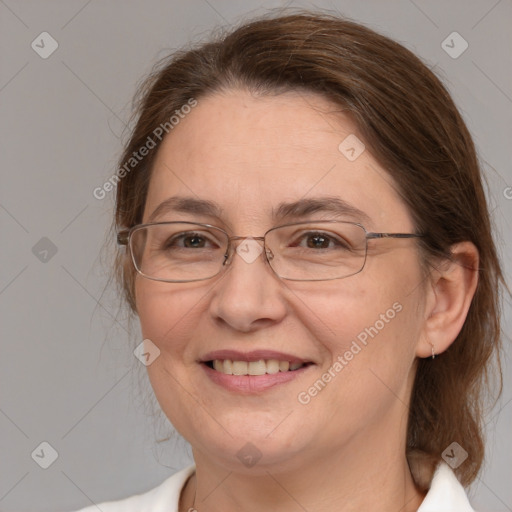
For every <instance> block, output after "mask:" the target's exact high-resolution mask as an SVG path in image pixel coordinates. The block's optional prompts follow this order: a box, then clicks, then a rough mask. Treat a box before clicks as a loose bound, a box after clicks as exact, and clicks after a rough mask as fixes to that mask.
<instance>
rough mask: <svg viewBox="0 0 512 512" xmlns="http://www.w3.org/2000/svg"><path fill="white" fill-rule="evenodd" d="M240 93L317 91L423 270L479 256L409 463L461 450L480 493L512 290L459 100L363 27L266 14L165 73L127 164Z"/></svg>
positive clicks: (412, 439)
mask: <svg viewBox="0 0 512 512" xmlns="http://www.w3.org/2000/svg"><path fill="white" fill-rule="evenodd" d="M240 87H243V88H245V89H248V90H250V91H252V92H254V93H258V94H276V93H279V92H283V91H290V90H297V89H301V90H307V91H313V92H316V93H318V94H320V95H322V96H323V97H325V98H327V99H329V100H331V101H332V103H333V104H335V105H338V106H340V107H341V108H343V110H344V111H345V112H346V113H349V114H350V115H351V117H352V119H353V120H354V121H355V122H356V124H357V126H358V128H359V131H360V134H361V135H362V137H363V139H364V141H365V144H367V147H368V149H369V150H370V151H371V153H372V155H373V156H374V157H375V158H376V159H377V161H379V163H380V164H381V165H383V166H384V167H385V168H386V169H387V170H388V172H389V174H390V175H391V176H392V177H393V178H394V180H395V183H397V184H398V187H399V191H400V193H401V195H402V198H403V200H404V201H405V203H406V204H407V205H408V208H409V211H410V213H411V215H412V218H413V222H414V224H415V227H416V229H417V230H418V231H419V232H422V233H425V234H426V237H425V238H423V239H421V241H420V242H419V244H420V248H421V254H422V262H423V264H429V263H430V264H432V263H433V262H434V261H435V260H436V259H438V258H439V257H449V256H450V246H451V245H452V244H455V243H457V242H461V241H466V240H469V241H471V242H473V243H474V244H475V245H476V247H477V248H478V251H479V255H480V268H479V282H478V286H477V290H476V293H475V296H474V298H473V301H472V304H471V307H470V309H469V313H468V316H467V318H466V321H465V323H464V325H463V327H462V330H461V331H460V333H459V335H458V337H457V339H456V340H455V341H454V343H453V344H452V345H451V346H450V348H449V349H448V350H447V351H446V352H445V353H443V354H441V355H440V356H439V357H437V358H436V359H435V360H434V361H431V360H426V359H420V360H419V361H418V367H417V373H416V380H415V384H414V389H413V393H412V397H411V404H410V414H409V423H408V434H407V453H408V456H409V461H410V463H411V461H412V460H413V459H414V460H416V461H419V462H423V463H426V462H428V464H423V466H424V467H428V468H430V469H432V463H433V462H436V461H438V460H440V458H441V454H442V452H443V451H444V450H445V449H446V448H447V447H448V446H449V445H450V444H451V443H452V442H454V441H456V442H457V443H459V444H460V445H461V446H462V447H463V448H464V449H465V450H466V451H467V452H468V454H469V456H468V459H467V460H466V462H464V463H463V464H462V465H461V466H459V467H458V468H457V469H456V473H457V475H458V477H459V479H460V481H461V482H462V483H463V484H464V485H468V484H469V483H471V482H472V481H473V480H474V479H475V477H476V476H477V474H478V471H479V470H480V467H481V464H482V461H483V456H484V445H483V411H484V409H483V404H484V398H485V397H486V394H485V393H486V391H487V390H490V389H491V387H490V380H491V379H489V377H493V376H496V377H498V379H497V380H498V382H499V392H501V366H500V362H499V361H500V358H499V354H500V299H501V297H500V293H499V290H500V285H504V286H505V287H506V283H505V282H504V279H503V275H502V271H501V268H500V262H499V260H498V257H497V252H496V248H495V244H494V241H493V237H492V230H491V222H490V218H489V212H488V208H487V204H486V198H485V194H484V190H483V187H482V177H481V173H480V168H479V163H478V160H477V156H476V152H475V147H474V145H473V141H472V139H471V136H470V134H469V132H468V130H467V128H466V125H465V124H464V121H463V120H462V118H461V116H460V114H459V112H458V111H457V108H456V107H455V105H454V103H453V101H452V99H451V97H450V95H449V93H448V92H447V90H446V89H445V87H444V86H443V85H442V84H441V82H440V81H439V79H438V78H437V77H436V76H435V75H434V74H433V73H432V72H431V71H430V70H429V69H428V67H426V66H425V65H424V64H423V63H422V62H421V61H420V60H419V59H418V58H417V57H416V56H415V55H414V54H413V53H411V52H410V51H409V50H407V49H406V48H404V47H403V46H401V45H399V44H398V43H396V42H393V41H391V40H390V39H388V38H387V37H384V36H382V35H380V34H378V33H376V32H374V31H373V30H370V29H369V28H366V27H364V26H362V25H360V24H357V23H354V22H351V21H347V20H345V19H341V18H339V17H335V16H332V15H330V14H324V13H312V12H304V11H301V12H294V13H292V14H287V15H279V16H275V15H271V16H266V17H263V18H260V19H257V20H254V21H252V22H249V23H246V24H244V25H242V26H241V27H239V28H237V29H236V30H233V31H231V32H229V33H227V34H221V35H218V36H216V37H214V38H213V40H211V41H209V42H207V43H201V44H199V45H197V46H195V47H192V48H190V49H183V50H181V51H179V52H176V53H174V54H173V55H171V56H170V57H168V58H166V59H164V60H163V61H161V62H160V63H159V64H158V65H157V67H156V69H155V70H154V72H153V73H152V74H151V75H150V76H149V77H148V78H147V80H146V81H145V82H144V83H143V85H142V87H141V88H140V90H139V94H138V96H136V115H137V116H138V117H137V120H136V123H135V127H134V129H133V131H132V133H131V138H130V140H129V142H128V144H127V145H126V148H125V151H124V154H123V155H122V157H121V160H120V167H122V166H123V165H126V162H127V161H128V160H129V159H130V158H131V157H132V155H133V152H134V151H137V150H138V149H139V148H141V147H142V146H144V145H145V144H146V143H147V140H148V137H150V138H154V137H153V135H154V130H155V128H156V127H158V126H159V125H162V124H163V123H166V122H168V121H169V119H170V117H171V116H172V115H173V113H175V111H176V110H179V109H180V108H181V107H182V106H183V105H186V104H187V103H188V102H189V100H191V98H193V99H198V100H199V101H200V98H201V97H204V96H205V95H206V94H211V93H215V92H217V91H221V90H223V91H229V90H230V89H233V88H240ZM155 142H156V145H157V147H156V149H155V150H152V151H150V152H149V154H148V155H147V157H146V158H144V159H143V160H142V161H140V162H138V163H137V165H136V167H135V168H134V169H133V170H130V172H128V173H124V174H126V175H125V176H124V177H123V178H122V179H121V180H120V181H119V184H118V188H117V204H116V214H115V228H116V229H118V230H119V229H123V228H130V227H132V226H134V225H135V224H138V223H140V222H141V221H142V215H143V210H144V205H145V201H146V195H147V190H148V184H149V179H150V176H151V168H152V162H153V161H154V158H155V155H156V153H157V150H158V146H159V143H160V141H155ZM116 269H117V277H118V278H119V280H120V283H121V286H122V288H123V290H124V295H125V298H126V300H127V302H128V304H129V306H130V307H131V309H132V311H133V312H135V311H136V309H135V296H134V286H133V284H134V276H135V272H134V269H133V266H132V265H131V262H130V261H129V258H127V257H126V255H125V253H124V251H123V252H122V253H119V255H118V258H117V260H116ZM493 356H495V360H496V362H497V365H496V372H494V373H493V372H492V371H491V369H492V368H493V366H491V363H492V362H493ZM499 392H498V395H499ZM420 466H421V464H420ZM430 469H429V470H428V471H430ZM413 474H415V477H416V478H417V480H418V479H419V480H421V478H420V477H419V476H418V473H415V472H414V471H413ZM429 474H431V473H429ZM424 480H425V481H424V482H419V483H418V484H419V485H421V486H423V487H426V485H427V483H426V482H427V481H428V480H429V477H426V478H425V479H424Z"/></svg>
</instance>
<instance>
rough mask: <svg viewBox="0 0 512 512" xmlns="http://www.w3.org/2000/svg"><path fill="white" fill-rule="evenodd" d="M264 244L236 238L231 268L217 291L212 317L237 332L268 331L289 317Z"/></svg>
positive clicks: (230, 255) (212, 302)
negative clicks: (267, 328)
mask: <svg viewBox="0 0 512 512" xmlns="http://www.w3.org/2000/svg"><path fill="white" fill-rule="evenodd" d="M261 240H262V239H261V238H251V237H248V238H243V237H236V238H235V242H234V243H233V244H232V247H231V251H230V254H229V255H228V258H227V260H226V262H225V265H226V266H227V268H225V269H224V273H223V274H222V275H221V277H220V279H219V282H218V283H217V285H216V286H214V287H213V291H212V294H213V296H212V298H211V301H210V314H211V315H212V317H213V318H214V319H215V321H216V322H217V323H219V322H220V323H222V324H224V325H226V326H230V327H231V328H232V329H234V330H237V331H242V332H251V331H253V330H256V329H258V328H261V327H265V326H267V327H268V326H271V325H273V324H275V323H278V322H280V321H281V320H282V319H283V318H284V317H285V315H286V311H287V308H286V304H285V297H284V293H283V284H282V282H281V280H280V279H279V278H278V277H277V276H276V275H275V274H274V272H273V271H272V269H271V267H270V265H269V263H268V261H267V259H266V257H265V254H264V251H263V242H262V241H261ZM269 257H271V254H269Z"/></svg>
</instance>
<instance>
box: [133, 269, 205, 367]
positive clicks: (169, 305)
mask: <svg viewBox="0 0 512 512" xmlns="http://www.w3.org/2000/svg"><path fill="white" fill-rule="evenodd" d="M171 287H172V288H171ZM202 295H204V291H203V294H198V293H197V292H194V290H193V288H191V287H190V285H189V286H188V288H187V289H186V290H185V289H183V288H182V287H181V285H180V284H175V283H173V284H170V283H158V282H157V281H150V280H148V279H138V280H137V282H136V284H135V296H136V304H137V312H138V316H139V320H140V325H141V330H142V336H143V338H144V339H146V338H148V339H150V340H151V341H152V342H153V343H154V344H155V345H156V346H157V347H158V348H159V349H160V351H161V355H162V356H163V357H164V359H166V357H167V356H170V355H172V356H176V354H181V353H183V352H184V351H186V348H187V345H188V343H187V341H188V339H189V338H190V337H191V336H192V335H193V332H194V326H197V315H198V312H199V310H200V307H201V298H202ZM172 359H173V360H176V359H175V358H172Z"/></svg>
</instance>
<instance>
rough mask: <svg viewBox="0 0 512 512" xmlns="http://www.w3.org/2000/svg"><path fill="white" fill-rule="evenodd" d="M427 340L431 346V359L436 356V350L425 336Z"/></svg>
mask: <svg viewBox="0 0 512 512" xmlns="http://www.w3.org/2000/svg"><path fill="white" fill-rule="evenodd" d="M427 340H428V342H429V343H430V346H431V347H432V359H435V358H436V352H435V350H434V344H433V343H432V342H431V341H430V340H429V339H428V338H427Z"/></svg>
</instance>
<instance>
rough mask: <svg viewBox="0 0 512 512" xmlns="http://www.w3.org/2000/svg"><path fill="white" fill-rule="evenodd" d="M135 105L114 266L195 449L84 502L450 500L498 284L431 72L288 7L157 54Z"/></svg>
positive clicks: (280, 505)
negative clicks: (162, 56)
mask: <svg viewBox="0 0 512 512" xmlns="http://www.w3.org/2000/svg"><path fill="white" fill-rule="evenodd" d="M137 114H138V119H137V123H136V126H135V128H134V130H133V133H132V136H131V139H130V141H129V142H128V144H127V146H126V149H125V152H124V155H123V156H122V159H121V165H120V171H119V183H118V189H117V204H116V216H115V226H116V229H117V231H118V242H119V243H120V245H121V251H120V253H119V256H118V261H117V264H118V267H117V268H118V274H119V277H120V280H121V283H122V285H123V287H124V292H125V295H126V299H127V302H128V304H129V306H130V307H131V308H132V310H133V312H134V313H135V314H136V315H137V316H138V317H139V319H140V323H141V328H142V335H143V338H144V346H143V349H142V350H141V355H142V356H143V357H144V358H145V364H147V369H148V374H149V378H150V381H151V384H152V387H153V389H154V392H155V394H156V397H157V399H158V401H159V403H160V405H161V407H162V409H163V411H164V412H165V414H166V416H167V417H168V418H169V420H170V421H171V423H172V424H173V425H174V426H175V427H176V429H177V430H178V431H179V432H180V433H181V434H182V435H183V436H184V437H185V438H186V439H187V440H188V442H189V443H190V444H191V446H192V451H193V455H194V461H195V464H194V466H191V467H189V468H186V469H184V470H182V471H181V472H179V473H177V474H176V475H173V476H172V477H170V478H169V479H168V480H167V481H165V482H164V483H163V484H161V485H160V486H159V487H157V488H155V489H153V490H152V491H150V492H148V493H146V494H143V495H138V496H133V497H131V498H127V499H126V500H122V501H119V502H110V503H104V504H101V505H100V508H101V510H103V511H104V512H109V511H117V510H123V511H126V510H133V511H141V510H166V511H187V510H188V511H190V510H197V511H199V512H210V511H220V510H222V511H224V512H226V511H230V510H244V511H267V510H280V511H296V510H308V511H315V512H319V511H326V512H327V511H334V510H336V511H338V510H344V511H349V510H350V511H351V510H358V511H359V510H379V511H380V512H386V511H393V512H396V511H398V510H401V511H402V512H412V511H421V512H431V511H439V510H443V511H456V512H464V511H470V510H472V508H471V506H470V504H469V501H468V499H467V497H466V495H465V492H464V487H463V486H467V485H469V484H470V483H471V482H472V481H473V480H474V479H475V478H476V475H477V474H478V471H479V469H480V467H481V464H482V460H483V455H484V447H483V441H482V413H481V408H482V402H481V397H482V396H483V393H484V388H483V382H484V380H483V379H484V376H485V375H486V373H488V372H489V371H490V370H489V368H490V366H489V365H490V363H491V362H492V361H493V359H494V357H497V356H499V343H500V341H499V288H500V286H501V285H502V284H504V283H503V277H502V273H501V269H500V264H499V261H498V258H497V255H496V250H495V245H494V242H493V238H492V233H491V228H490V221H489V214H488V209H487V205H486V200H485V196H484V192H483V189H482V184H481V175H480V170H479V165H478V162H477V158H476V155H475V149H474V146H473V142H472V140H471V137H470V135H469V133H468V131H467V129H466V126H465V124H464V122H463V120H462V119H461V116H460V115H459V113H458V111H457V109H456V107H455V106H454V104H453V102H452V100H451V98H450V96H449V94H448V93H447V91H446V89H445V88H444V87H443V86H442V84H441V83H440V82H439V80H438V79H437V78H436V77H435V76H434V75H433V74H432V73H431V72H430V71H429V69H428V68H427V67H426V66H425V65H424V64H422V63H421V62H420V61H419V59H418V58H417V57H415V56H414V55H413V54H411V53H410V52H409V51H408V50H406V49H405V48H403V47H402V46H400V45H399V44H397V43H395V42H393V41H390V40H389V39H388V38H386V37H383V36H381V35H379V34H377V33H375V32H373V31H372V30H369V29H368V28H365V27H363V26H361V25H358V24H355V23H352V22H349V21H346V20H343V19H339V18H336V17H331V16H329V15H323V14H314V13H307V12H306V13H304V12H302V13H298V14H292V15H286V16H279V17H271V18H268V17H267V18H264V19H260V20H256V21H254V22H251V23H248V24H246V25H244V26H242V27H240V28H238V29H237V30H234V31H233V32H231V33H229V34H227V35H224V36H222V37H219V38H218V39H216V40H215V41H212V42H209V43H206V44H202V45H199V46H197V47H195V48H193V49H189V50H183V51H181V52H180V53H177V54H175V55H173V56H172V57H171V58H170V60H167V61H165V62H164V63H163V64H162V65H161V66H159V68H158V69H157V70H156V71H155V73H154V74H153V75H152V76H151V77H150V78H149V79H148V80H147V81H146V83H145V85H144V87H143V88H142V90H141V96H140V102H139V107H138V111H137ZM123 246H125V247H123ZM498 361H499V359H498ZM496 375H497V376H498V377H499V376H500V373H499V365H498V370H497V371H496ZM95 508H96V507H91V508H89V509H85V510H87V511H89V510H91V511H92V510H93V509H95Z"/></svg>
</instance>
